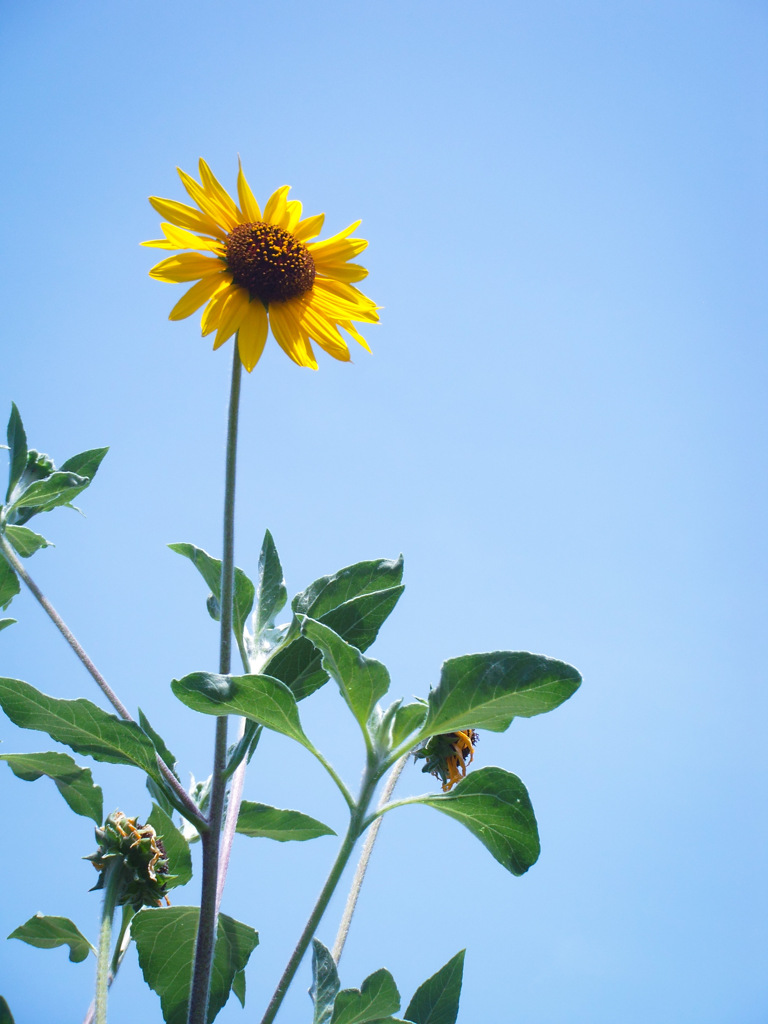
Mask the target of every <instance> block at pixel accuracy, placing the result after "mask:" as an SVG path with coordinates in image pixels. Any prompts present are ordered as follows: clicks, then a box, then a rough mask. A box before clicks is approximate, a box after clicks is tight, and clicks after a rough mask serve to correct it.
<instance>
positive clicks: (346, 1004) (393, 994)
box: [331, 967, 400, 1024]
mask: <svg viewBox="0 0 768 1024" xmlns="http://www.w3.org/2000/svg"><path fill="white" fill-rule="evenodd" d="M399 1009H400V993H399V992H398V991H397V985H395V979H394V978H393V977H392V975H391V974H390V973H389V971H387V970H384V968H383V967H382V969H381V970H379V971H374V973H373V974H371V975H369V976H368V977H367V978H366V979H365V981H364V982H363V984H362V985H361V986H360V988H359V989H357V988H343V989H342V990H341V992H339V994H338V995H337V996H336V1002H335V1003H334V1006H333V1016H332V1017H331V1024H366V1022H367V1021H376V1020H379V1019H380V1018H381V1017H388V1016H389V1015H390V1014H392V1013H397V1011H398V1010H399Z"/></svg>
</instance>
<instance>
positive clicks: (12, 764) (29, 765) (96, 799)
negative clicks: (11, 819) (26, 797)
mask: <svg viewBox="0 0 768 1024" xmlns="http://www.w3.org/2000/svg"><path fill="white" fill-rule="evenodd" d="M0 761H5V762H7V764H8V767H9V768H10V769H11V771H12V772H13V774H14V775H16V776H17V777H18V778H20V779H24V781H25V782H36V781H37V780H38V779H41V778H42V777H43V776H44V775H45V776H47V777H48V778H49V779H52V780H53V782H54V783H55V784H56V788H57V789H58V791H59V792H60V793H61V795H62V796H63V797H64V799H65V800H66V801H67V803H68V804H69V806H70V807H71V808H72V810H73V811H74V812H75V814H82V815H83V817H85V818H91V819H92V820H93V821H95V822H96V824H97V825H100V824H101V823H102V821H103V820H104V801H103V795H102V792H101V788H100V787H99V786H96V785H94V782H93V775H92V774H91V769H90V768H81V767H80V766H79V765H77V764H75V762H74V760H73V759H72V758H71V757H70V756H69V754H64V753H60V752H58V751H48V752H46V753H41V754H0Z"/></svg>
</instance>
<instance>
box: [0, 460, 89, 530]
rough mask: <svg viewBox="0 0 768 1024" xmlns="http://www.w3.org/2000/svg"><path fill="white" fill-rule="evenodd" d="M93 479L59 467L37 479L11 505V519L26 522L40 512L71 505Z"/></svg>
mask: <svg viewBox="0 0 768 1024" xmlns="http://www.w3.org/2000/svg"><path fill="white" fill-rule="evenodd" d="M90 482H91V481H90V480H89V479H88V477H85V476H80V474H79V473H66V472H64V471H63V470H60V469H57V470H56V471H55V472H53V473H51V474H50V476H47V477H46V478H45V479H44V480H35V482H34V483H31V484H30V485H29V487H27V488H26V490H24V491H22V492H21V494H20V495H19V496H18V497H17V498H16V499H15V500H14V502H13V504H12V505H11V506H10V510H11V512H12V513H15V514H12V515H11V517H10V518H11V519H12V521H14V522H16V523H25V522H26V521H27V520H28V519H31V518H32V516H33V515H37V514H38V513H39V512H50V511H51V510H52V509H54V508H58V507H59V506H60V505H69V504H70V502H72V501H74V500H75V498H76V497H77V496H78V494H81V493H82V492H83V491H84V490H85V489H86V487H87V486H88V484H89V483H90Z"/></svg>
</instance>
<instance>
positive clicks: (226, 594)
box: [187, 337, 242, 1024]
mask: <svg viewBox="0 0 768 1024" xmlns="http://www.w3.org/2000/svg"><path fill="white" fill-rule="evenodd" d="M232 347H233V354H232V382H231V387H230V393H229V415H228V418H227V454H226V464H225V474H224V542H223V548H224V550H223V552H222V559H221V632H220V639H219V672H220V673H221V674H222V675H229V672H230V668H231V654H232V604H233V594H234V577H235V465H236V461H237V422H238V412H239V407H240V378H241V371H242V366H241V363H240V353H239V351H238V345H237V337H235V343H234V345H233V346H232ZM226 763H227V718H226V716H223V717H221V718H217V719H216V739H215V743H214V754H213V773H212V778H211V802H210V806H209V812H208V831H207V832H206V833H204V834H203V835H202V836H201V837H200V838H201V841H202V847H203V872H202V875H203V877H202V890H201V894H200V920H199V923H198V928H197V942H196V944H195V966H194V970H193V974H192V989H191V992H190V999H189V1016H188V1018H187V1019H188V1024H206V1022H207V1019H208V1000H209V996H210V990H211V969H212V967H213V954H214V949H215V945H216V921H217V917H218V909H217V902H218V899H217V892H218V874H219V844H220V842H221V823H222V817H223V811H224V795H225V790H226V786H227V782H226V778H225V776H224V769H225V768H226Z"/></svg>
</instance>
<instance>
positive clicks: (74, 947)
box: [8, 914, 96, 964]
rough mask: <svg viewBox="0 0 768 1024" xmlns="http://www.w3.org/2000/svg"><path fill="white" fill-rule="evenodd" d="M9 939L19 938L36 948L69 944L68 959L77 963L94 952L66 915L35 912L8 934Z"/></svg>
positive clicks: (50, 947) (53, 947) (51, 947)
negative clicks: (51, 915) (49, 915)
mask: <svg viewBox="0 0 768 1024" xmlns="http://www.w3.org/2000/svg"><path fill="white" fill-rule="evenodd" d="M8 938H9V939H21V941H22V942H26V943H27V945H29V946H36V947H37V948H38V949H55V948H56V947H57V946H69V959H70V960H71V961H72V962H73V963H75V964H79V963H80V962H81V961H82V960H85V958H86V957H87V956H88V954H89V953H94V954H95V953H96V950H95V949H94V947H93V946H92V945H91V944H90V942H89V941H88V939H86V937H85V936H84V935H83V934H82V932H81V931H80V929H79V928H77V927H76V925H74V924H73V923H72V922H71V921H70V920H69V918H68V917H47V916H46V915H45V914H35V916H34V917H30V919H29V920H28V921H25V922H24V924H22V925H20V926H19V927H18V928H17V929H16V930H15V931H12V932H11V934H10V935H9V936H8Z"/></svg>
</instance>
